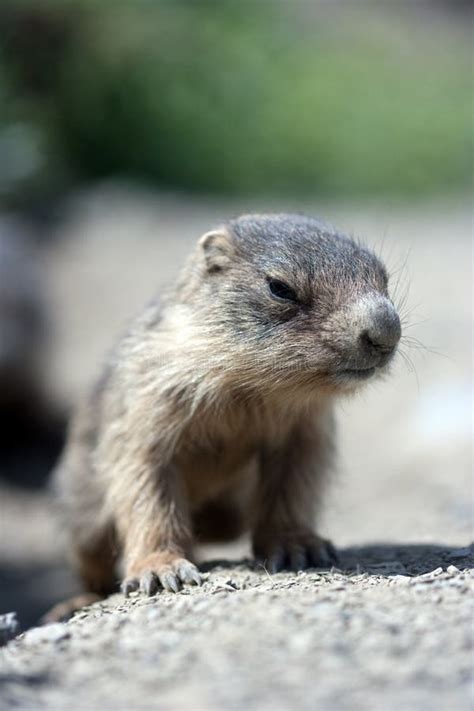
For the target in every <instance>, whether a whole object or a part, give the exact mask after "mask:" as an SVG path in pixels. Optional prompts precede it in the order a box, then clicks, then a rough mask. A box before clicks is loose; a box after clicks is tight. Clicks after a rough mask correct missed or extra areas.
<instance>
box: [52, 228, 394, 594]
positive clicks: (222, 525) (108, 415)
mask: <svg viewBox="0 0 474 711" xmlns="http://www.w3.org/2000/svg"><path fill="white" fill-rule="evenodd" d="M278 230H280V232H281V235H280V236H278V235H279V233H278ZM275 234H276V235H277V237H273V236H274V235H275ZM277 238H278V239H277ZM271 239H275V240H277V242H275V243H269V244H267V241H268V240H270V241H271ZM275 254H276V257H277V259H276V262H275V257H274V255H275ZM318 260H319V264H320V266H318ZM315 265H316V266H315ZM318 269H319V271H318ZM269 274H270V276H268V275H269ZM270 278H274V279H275V278H277V279H281V280H284V281H285V282H288V283H290V280H291V283H292V285H293V286H294V288H295V289H297V290H298V298H299V299H300V300H301V301H298V306H297V305H296V304H295V303H294V302H292V301H291V299H290V300H285V299H283V300H282V299H279V298H276V299H275V298H274V297H273V296H272V294H271V293H269V291H268V284H267V281H268V279H270ZM254 285H255V286H254ZM364 299H365V300H366V301H367V299H369V301H370V308H371V309H372V311H374V309H375V310H377V309H378V312H377V313H379V312H380V310H381V308H382V307H380V306H379V305H380V304H382V306H383V309H385V311H386V312H387V313H386V314H385V312H384V318H385V319H386V321H387V319H388V320H389V317H390V318H392V314H391V312H390V313H388V312H389V311H390V309H392V307H391V305H390V302H389V300H388V298H387V295H386V277H385V273H384V269H383V267H382V265H380V263H379V262H378V261H377V260H376V259H375V257H373V255H372V254H371V253H370V252H368V251H367V250H364V249H363V248H361V247H359V246H358V245H356V244H355V243H353V242H352V241H351V240H349V239H347V238H345V237H342V236H339V235H337V233H334V232H328V231H327V230H325V229H323V228H322V227H321V225H320V223H316V222H315V221H310V220H306V218H299V217H292V216H269V217H264V216H257V217H252V216H250V217H248V218H241V219H240V220H236V221H234V222H231V223H230V224H229V225H227V226H226V227H224V228H222V229H220V230H217V231H214V232H212V233H209V234H208V235H206V236H204V237H203V238H202V239H201V240H200V242H199V244H198V246H197V248H196V251H195V252H194V253H193V255H192V257H191V259H190V262H189V263H188V265H187V267H186V269H185V270H184V271H183V274H182V276H181V278H180V280H179V282H178V285H177V287H176V289H175V290H174V291H171V292H169V294H168V295H166V296H165V298H164V300H163V302H162V303H161V304H159V305H158V304H157V302H153V303H152V304H151V305H150V306H149V307H147V309H145V311H144V312H143V314H142V315H141V316H140V318H139V319H137V320H136V321H135V322H134V324H133V325H132V327H131V329H130V330H129V332H128V333H127V334H126V335H125V337H124V338H123V339H122V340H121V342H120V344H119V346H118V348H117V349H116V350H115V351H114V353H113V354H112V355H111V356H110V358H109V361H108V363H107V367H106V369H105V372H104V375H103V377H102V379H101V381H100V382H99V384H98V386H97V387H96V388H95V390H94V391H93V393H92V395H91V396H90V397H88V398H87V399H86V400H85V402H84V403H83V404H82V405H81V406H80V407H79V409H78V411H77V413H76V416H75V418H74V420H73V423H72V425H71V431H70V437H69V443H68V445H67V448H66V450H65V453H64V455H63V459H62V462H61V463H60V465H59V467H58V469H57V473H56V484H57V489H58V491H59V494H60V498H61V500H62V503H63V510H64V511H65V513H66V519H65V521H66V526H67V529H68V530H69V532H70V546H71V548H72V550H73V556H74V561H75V565H76V568H77V570H78V572H79V574H80V576H81V577H82V580H83V582H84V584H85V587H86V589H87V590H89V591H92V592H94V593H97V592H99V593H106V592H107V591H108V590H109V589H110V588H111V587H113V585H114V583H115V581H116V577H117V575H118V572H117V569H116V563H117V561H118V560H119V559H120V560H122V564H123V568H124V572H123V578H124V581H125V582H124V589H125V591H126V592H130V591H131V590H134V589H137V588H138V587H140V588H141V589H142V590H143V591H144V592H146V593H148V594H152V593H153V592H155V591H156V589H157V588H158V585H159V584H161V585H162V586H163V587H165V588H166V589H170V590H177V589H179V587H180V585H181V584H182V583H185V582H196V583H198V582H199V581H200V579H199V574H198V573H197V570H196V568H195V567H194V566H193V565H192V564H191V563H189V562H188V559H192V558H193V546H194V542H195V540H196V539H209V537H213V538H215V539H222V538H226V537H227V538H228V537H229V536H235V535H238V534H239V533H240V532H241V531H243V530H247V529H250V530H251V531H252V538H253V547H254V551H255V554H256V555H257V556H258V557H259V558H261V559H263V560H264V561H266V562H267V564H268V566H269V568H270V569H271V570H277V569H280V568H281V567H284V566H288V565H291V566H293V567H306V566H307V565H314V564H318V563H319V564H321V563H322V564H328V563H329V562H330V560H331V556H332V554H333V553H332V548H331V547H330V545H329V544H327V543H326V542H325V541H323V540H322V539H321V538H319V536H318V535H317V534H316V533H315V532H314V528H313V527H314V523H315V517H316V512H317V506H318V504H319V502H320V498H321V490H322V485H323V483H324V481H325V478H326V474H327V472H328V471H329V469H330V465H331V459H332V454H333V439H334V425H333V405H334V400H335V396H336V394H338V393H343V392H350V391H353V390H354V389H355V388H356V387H357V385H358V381H357V377H356V376H353V375H352V374H353V373H355V370H354V369H355V368H357V369H359V368H360V369H362V371H361V372H364V373H365V372H366V371H365V370H364V368H369V367H371V364H372V360H373V357H375V356H373V352H375V351H373V348H372V351H373V352H372V351H371V353H372V354H370V353H369V352H368V350H367V347H365V346H363V345H361V337H360V334H359V331H361V329H362V328H363V327H364V325H366V321H367V319H369V316H367V314H368V313H369V311H368V307H366V305H364V306H363V307H362V306H360V307H359V306H358V304H359V303H360V304H366V301H364ZM374 304H375V305H374ZM372 311H371V312H370V313H372ZM374 313H375V311H374ZM387 314H388V315H387ZM370 318H372V316H370ZM393 318H394V317H393ZM393 318H392V320H393ZM397 318H398V317H397ZM364 319H365V320H364ZM379 321H380V318H379ZM371 323H372V322H370V323H369V326H368V328H369V327H371ZM393 328H394V327H392V330H393ZM387 329H388V326H387V327H385V330H387ZM379 330H380V329H379ZM361 332H362V331H361ZM364 333H365V332H364ZM384 333H385V332H384ZM351 334H352V335H351ZM393 340H394V342H395V341H396V340H397V339H396V338H394V339H393ZM364 348H365V350H364ZM377 348H379V346H378V345H377ZM377 358H379V355H377ZM387 360H388V357H387V358H385V357H384V360H383V362H382V360H380V365H381V366H382V365H385V363H386V362H387ZM374 362H375V361H374ZM376 364H379V360H377V361H376ZM357 372H359V371H357ZM227 524H228V525H227ZM227 529H228V530H227Z"/></svg>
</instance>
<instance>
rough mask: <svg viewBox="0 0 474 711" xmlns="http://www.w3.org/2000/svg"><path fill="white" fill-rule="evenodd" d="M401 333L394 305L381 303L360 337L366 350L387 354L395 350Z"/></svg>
mask: <svg viewBox="0 0 474 711" xmlns="http://www.w3.org/2000/svg"><path fill="white" fill-rule="evenodd" d="M401 333H402V328H401V324H400V319H399V317H398V314H397V312H396V311H395V309H394V308H393V306H392V305H391V304H390V305H389V304H387V305H385V304H383V305H382V304H381V305H380V306H379V307H378V308H377V310H376V311H375V312H374V313H373V314H372V318H371V321H370V324H369V325H368V326H367V328H365V329H364V330H363V331H362V332H361V334H360V336H359V338H360V340H361V342H362V344H363V346H364V348H365V350H366V351H369V352H371V353H373V354H378V355H382V356H387V355H389V354H390V353H392V352H393V351H394V350H395V348H396V346H397V344H398V341H399V340H400V336H401Z"/></svg>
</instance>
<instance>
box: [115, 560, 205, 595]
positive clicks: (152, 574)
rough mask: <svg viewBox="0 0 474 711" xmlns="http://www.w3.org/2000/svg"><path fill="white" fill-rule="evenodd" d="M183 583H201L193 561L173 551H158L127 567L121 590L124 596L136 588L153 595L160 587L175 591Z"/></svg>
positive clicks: (178, 589)
mask: <svg viewBox="0 0 474 711" xmlns="http://www.w3.org/2000/svg"><path fill="white" fill-rule="evenodd" d="M183 583H190V584H192V585H202V578H201V575H200V574H199V571H198V569H197V568H196V566H195V565H194V563H191V562H190V561H189V560H186V558H181V557H179V556H177V555H176V554H175V553H169V552H167V551H159V552H156V553H151V554H150V555H148V556H147V557H146V558H143V559H142V560H139V561H137V562H136V563H134V564H133V565H131V566H130V567H129V568H128V570H127V574H126V577H125V580H124V581H123V583H122V585H121V590H122V592H123V594H124V595H125V596H128V595H129V594H130V593H131V592H135V591H136V590H140V592H142V593H144V594H145V595H149V596H150V595H154V594H155V593H156V592H158V590H159V588H160V587H162V588H163V589H164V590H167V591H168V592H175V593H177V592H179V591H180V590H181V587H182V585H183Z"/></svg>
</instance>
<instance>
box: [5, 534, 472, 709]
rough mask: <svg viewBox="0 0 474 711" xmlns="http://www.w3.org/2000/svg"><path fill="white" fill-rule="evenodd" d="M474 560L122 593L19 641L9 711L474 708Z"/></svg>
mask: <svg viewBox="0 0 474 711" xmlns="http://www.w3.org/2000/svg"><path fill="white" fill-rule="evenodd" d="M473 553H474V551H473V550H472V548H468V549H467V548H461V549H459V548H458V549H456V548H453V549H448V548H435V547H431V548H429V547H426V546H413V547H411V548H410V547H407V546H405V547H400V548H396V547H392V548H389V549H387V548H384V547H380V548H365V549H361V550H351V551H347V552H345V553H344V554H343V556H342V562H341V570H339V569H332V570H331V571H311V572H300V573H298V574H296V575H294V574H282V573H281V574H277V575H274V576H269V575H268V574H267V573H266V571H265V570H252V568H251V564H250V563H249V564H248V565H245V562H244V563H243V564H241V565H236V566H226V567H223V566H221V565H219V564H217V565H208V566H207V569H208V570H209V572H208V574H207V575H206V578H207V579H206V581H205V583H204V585H203V587H202V588H195V587H194V588H188V589H186V590H184V591H183V592H182V593H181V594H179V595H176V596H175V595H173V594H170V593H158V594H157V595H156V596H155V597H153V598H148V599H146V598H143V597H132V598H130V599H128V600H125V599H124V598H123V597H122V596H121V595H116V596H113V597H111V598H110V599H109V600H107V601H106V602H104V603H100V604H96V605H93V606H92V607H91V608H89V609H87V610H84V611H82V612H80V613H78V614H77V615H76V616H75V617H74V618H73V619H72V620H71V621H70V622H69V623H67V624H54V625H50V626H47V627H42V628H41V627H39V628H34V629H32V630H30V631H29V632H27V633H26V634H24V635H23V636H22V637H20V638H19V639H18V640H17V641H14V642H12V643H10V645H9V646H8V647H7V649H6V651H5V652H4V653H3V655H2V657H3V658H2V660H1V665H0V675H1V676H0V683H2V687H3V690H2V700H3V706H4V708H18V707H21V708H35V709H39V708H45V709H64V708H65V702H66V700H67V706H68V707H69V708H77V709H81V708H84V709H138V708H164V709H216V711H217V710H220V709H233V708H236V709H243V708H251V709H267V708H268V709H308V710H309V709H316V708H318V709H334V710H335V711H339V710H340V709H346V708H347V709H381V708H383V709H384V710H388V709H422V708H427V707H429V708H431V709H464V708H466V709H467V708H468V699H469V691H470V683H471V674H472V651H471V622H472V615H473V597H472V592H473V588H474V584H473V583H474V573H473V570H472V568H473V564H474V554H473ZM428 569H431V570H428Z"/></svg>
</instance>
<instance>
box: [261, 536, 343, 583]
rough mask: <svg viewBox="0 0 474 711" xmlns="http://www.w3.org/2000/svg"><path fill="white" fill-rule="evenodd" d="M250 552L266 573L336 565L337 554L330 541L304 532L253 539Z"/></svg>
mask: <svg viewBox="0 0 474 711" xmlns="http://www.w3.org/2000/svg"><path fill="white" fill-rule="evenodd" d="M253 550H254V554H255V557H256V558H257V560H258V561H260V562H261V563H262V564H263V565H264V566H265V568H266V569H267V570H268V571H269V572H270V573H278V572H279V571H280V570H305V569H306V568H328V567H331V566H332V565H335V564H336V563H337V562H338V557H337V552H336V549H335V548H334V546H333V544H332V543H331V541H328V540H326V539H324V538H320V537H319V536H318V535H316V534H315V533H311V532H307V531H304V532H298V531H293V532H288V531H285V532H283V533H274V534H272V535H270V534H269V533H265V535H263V536H261V535H260V536H256V537H255V539H254V544H253Z"/></svg>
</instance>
